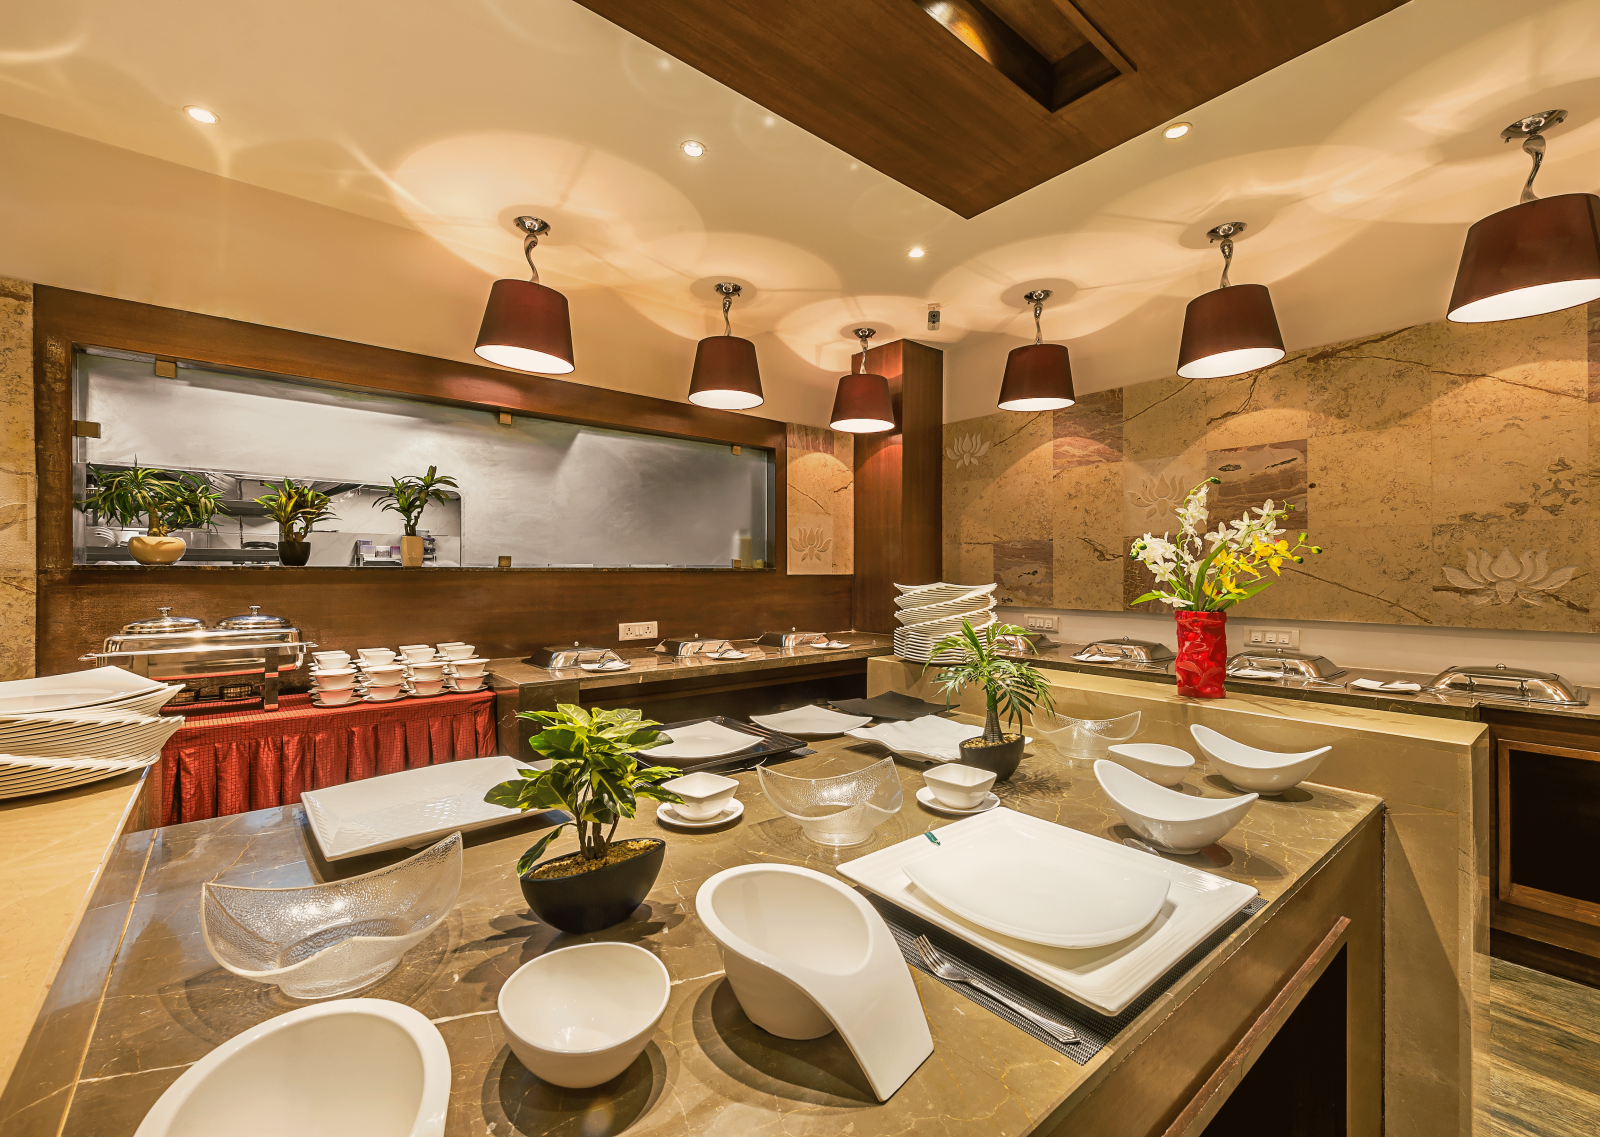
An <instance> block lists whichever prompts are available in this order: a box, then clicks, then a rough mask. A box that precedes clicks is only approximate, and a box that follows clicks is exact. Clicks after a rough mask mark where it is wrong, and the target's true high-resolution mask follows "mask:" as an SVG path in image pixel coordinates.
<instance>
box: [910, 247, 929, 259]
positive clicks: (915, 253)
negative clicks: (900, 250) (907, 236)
mask: <svg viewBox="0 0 1600 1137" xmlns="http://www.w3.org/2000/svg"><path fill="white" fill-rule="evenodd" d="M927 255H928V250H927V249H924V248H923V247H922V246H921V245H918V246H917V247H916V248H914V249H912V250H911V251H910V252H908V253H906V256H908V257H925V256H927Z"/></svg>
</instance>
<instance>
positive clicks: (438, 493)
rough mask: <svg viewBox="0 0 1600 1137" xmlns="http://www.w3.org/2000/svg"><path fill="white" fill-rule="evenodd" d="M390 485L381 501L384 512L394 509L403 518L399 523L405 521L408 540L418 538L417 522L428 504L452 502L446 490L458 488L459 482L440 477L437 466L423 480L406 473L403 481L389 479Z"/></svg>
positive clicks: (447, 477) (431, 467)
mask: <svg viewBox="0 0 1600 1137" xmlns="http://www.w3.org/2000/svg"><path fill="white" fill-rule="evenodd" d="M389 482H390V486H389V489H388V491H387V492H386V493H385V494H384V495H383V496H382V497H380V498H379V499H378V500H379V501H381V502H383V503H384V505H383V508H384V509H385V510H393V511H394V512H395V513H398V514H399V515H400V520H402V521H403V522H405V526H406V536H407V537H415V536H416V535H417V522H418V521H420V520H422V511H423V510H424V509H426V508H427V506H428V502H430V501H436V502H439V503H440V504H441V505H442V504H443V503H444V502H447V501H449V500H450V495H449V494H447V493H445V492H444V489H445V488H449V489H457V488H458V487H457V486H456V480H455V479H454V478H452V477H450V476H448V475H444V474H440V473H439V467H437V466H429V467H428V472H427V473H426V474H423V475H422V476H421V477H418V476H417V475H416V474H407V475H406V476H404V477H401V478H390V479H389Z"/></svg>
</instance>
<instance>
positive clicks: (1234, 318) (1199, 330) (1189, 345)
mask: <svg viewBox="0 0 1600 1137" xmlns="http://www.w3.org/2000/svg"><path fill="white" fill-rule="evenodd" d="M1282 358H1283V335H1282V333H1280V332H1279V331H1278V315H1277V313H1276V312H1274V311H1273V310H1272V293H1270V292H1268V291H1267V286H1266V285H1264V284H1235V285H1233V286H1232V287H1231V288H1217V289H1214V290H1212V291H1210V292H1206V293H1203V294H1202V295H1200V296H1196V297H1195V298H1194V299H1193V300H1191V301H1189V307H1188V309H1187V310H1186V311H1185V312H1184V314H1183V343H1182V346H1180V347H1179V349H1178V374H1179V375H1181V376H1183V377H1184V378H1185V379H1219V378H1222V377H1223V376H1226V375H1242V374H1243V373H1244V372H1246V371H1254V370H1255V369H1256V368H1258V367H1265V366H1266V365H1267V364H1269V363H1276V362H1278V360H1280V359H1282Z"/></svg>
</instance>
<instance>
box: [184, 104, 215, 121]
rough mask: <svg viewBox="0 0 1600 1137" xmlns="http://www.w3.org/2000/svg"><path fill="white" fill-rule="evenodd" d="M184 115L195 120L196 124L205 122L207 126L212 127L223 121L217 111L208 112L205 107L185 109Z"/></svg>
mask: <svg viewBox="0 0 1600 1137" xmlns="http://www.w3.org/2000/svg"><path fill="white" fill-rule="evenodd" d="M183 113H184V114H186V115H188V116H189V117H190V118H192V119H194V120H195V121H196V122H203V123H205V124H206V125H207V126H211V125H212V124H214V123H218V122H221V121H222V119H221V118H219V117H218V116H217V113H216V112H215V111H208V110H206V108H205V107H195V106H188V107H184V108H183Z"/></svg>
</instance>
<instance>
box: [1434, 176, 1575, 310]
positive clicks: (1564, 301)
mask: <svg viewBox="0 0 1600 1137" xmlns="http://www.w3.org/2000/svg"><path fill="white" fill-rule="evenodd" d="M1595 299H1600V197H1596V196H1595V195H1594V194H1592V193H1564V194H1561V195H1560V196H1558V197H1546V198H1538V199H1535V200H1533V201H1525V202H1523V203H1522V204H1521V205H1513V206H1512V207H1511V208H1510V209H1502V210H1501V211H1500V212H1499V213H1491V214H1489V216H1487V217H1485V218H1484V219H1483V220H1481V221H1479V222H1478V223H1477V224H1476V225H1474V226H1473V227H1472V228H1471V229H1468V230H1467V244H1466V247H1465V248H1464V249H1462V251H1461V267H1460V268H1459V269H1457V270H1456V286H1455V290H1454V291H1453V292H1451V293H1450V309H1449V313H1448V315H1449V318H1450V319H1452V320H1455V321H1458V322H1460V323H1466V324H1478V323H1486V322H1488V321H1490V320H1517V319H1521V318H1522V317H1524V316H1537V315H1540V314H1541V313H1544V312H1559V311H1560V310H1561V309H1563V308H1571V307H1572V306H1573V305H1575V304H1583V303H1586V302H1588V301H1590V300H1595Z"/></svg>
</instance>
